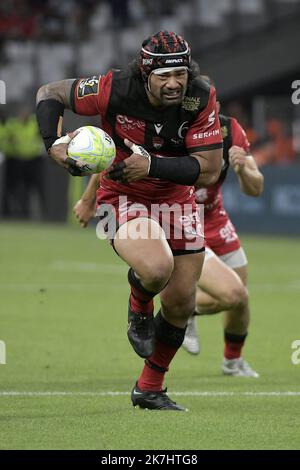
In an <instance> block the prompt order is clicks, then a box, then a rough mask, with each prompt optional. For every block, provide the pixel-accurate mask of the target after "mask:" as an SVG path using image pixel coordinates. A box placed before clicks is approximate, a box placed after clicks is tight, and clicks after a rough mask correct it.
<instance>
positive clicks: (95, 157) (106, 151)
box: [68, 126, 116, 175]
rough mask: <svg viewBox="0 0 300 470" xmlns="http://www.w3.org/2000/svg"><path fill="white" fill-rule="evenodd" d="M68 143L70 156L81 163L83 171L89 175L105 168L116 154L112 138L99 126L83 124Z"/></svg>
mask: <svg viewBox="0 0 300 470" xmlns="http://www.w3.org/2000/svg"><path fill="white" fill-rule="evenodd" d="M76 132H78V134H77V135H76V136H75V137H74V138H73V139H72V140H71V141H70V143H69V145H68V156H69V157H70V158H72V159H73V160H75V161H76V162H78V163H79V165H80V167H81V169H82V171H83V172H84V173H85V174H87V175H89V174H93V173H100V172H101V171H103V170H105V169H106V168H107V167H108V166H109V165H110V164H111V163H112V161H113V159H114V158H115V156H116V146H115V143H114V141H113V140H112V138H111V137H110V136H109V135H108V134H107V133H106V132H105V131H104V130H103V129H100V128H99V127H94V126H83V127H79V129H76Z"/></svg>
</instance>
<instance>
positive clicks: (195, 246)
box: [97, 188, 205, 256]
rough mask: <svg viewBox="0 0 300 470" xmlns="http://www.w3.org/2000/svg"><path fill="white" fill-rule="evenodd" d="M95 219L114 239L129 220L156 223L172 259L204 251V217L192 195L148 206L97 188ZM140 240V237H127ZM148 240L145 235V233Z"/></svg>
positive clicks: (143, 202) (107, 235) (145, 200)
mask: <svg viewBox="0 0 300 470" xmlns="http://www.w3.org/2000/svg"><path fill="white" fill-rule="evenodd" d="M97 216H98V217H99V223H100V225H102V229H103V231H104V232H105V235H106V237H107V238H108V239H109V240H111V243H112V244H113V239H114V237H115V234H116V232H117V230H118V229H119V227H120V226H121V225H123V224H124V223H126V222H128V221H129V220H133V219H136V218H138V217H147V218H151V219H154V220H156V221H157V222H158V223H159V225H160V226H161V227H162V229H163V230H164V233H165V236H166V239H167V241H168V243H169V245H170V248H171V250H172V252H173V255H174V256H178V255H184V254H188V253H199V252H201V251H204V249H205V248H204V235H203V217H202V218H201V214H200V210H199V208H198V206H197V204H196V202H195V199H194V196H193V197H188V198H187V199H186V201H184V202H182V201H181V202H180V203H178V202H175V201H164V202H163V203H161V204H158V203H154V204H153V203H151V202H150V201H149V200H147V199H137V198H135V199H134V200H133V198H132V196H126V195H120V194H116V193H114V192H112V191H107V190H105V189H103V188H100V189H99V190H98V191H97ZM130 236H131V238H132V237H133V238H134V236H137V238H143V234H137V235H136V234H132V233H131V234H130ZM145 238H148V234H145Z"/></svg>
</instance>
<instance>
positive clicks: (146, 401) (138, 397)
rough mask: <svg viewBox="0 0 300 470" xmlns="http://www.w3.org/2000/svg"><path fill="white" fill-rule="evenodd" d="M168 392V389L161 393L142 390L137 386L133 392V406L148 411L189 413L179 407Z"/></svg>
mask: <svg viewBox="0 0 300 470" xmlns="http://www.w3.org/2000/svg"><path fill="white" fill-rule="evenodd" d="M166 392H167V389H165V390H162V391H161V392H151V391H149V390H141V389H139V387H138V385H137V384H136V385H135V387H134V388H133V390H132V392H131V401H132V404H133V406H139V407H140V408H144V409H148V410H173V411H188V410H187V408H184V407H183V406H180V405H177V404H176V403H175V401H173V400H171V398H169V397H168V395H167V393H166Z"/></svg>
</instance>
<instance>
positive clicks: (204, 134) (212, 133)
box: [193, 129, 220, 140]
mask: <svg viewBox="0 0 300 470" xmlns="http://www.w3.org/2000/svg"><path fill="white" fill-rule="evenodd" d="M219 134H220V129H215V130H214V131H208V132H199V133H198V134H193V140H197V139H207V138H208V137H212V136H215V135H219Z"/></svg>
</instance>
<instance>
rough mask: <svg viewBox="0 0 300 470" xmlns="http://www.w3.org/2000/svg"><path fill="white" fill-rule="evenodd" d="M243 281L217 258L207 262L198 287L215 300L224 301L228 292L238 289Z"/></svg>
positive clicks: (211, 258) (214, 257)
mask: <svg viewBox="0 0 300 470" xmlns="http://www.w3.org/2000/svg"><path fill="white" fill-rule="evenodd" d="M240 286H241V280H240V278H239V276H238V274H237V273H236V272H235V271H234V270H233V269H231V268H230V267H228V266H226V264H225V263H224V262H223V261H221V260H220V259H219V258H218V257H217V256H212V257H210V258H209V259H207V260H205V262H204V264H203V269H202V273H201V276H200V279H199V281H198V287H200V289H201V290H203V291H204V292H206V293H207V294H209V295H211V296H212V297H214V298H215V299H217V300H219V301H222V300H223V299H224V298H226V297H227V295H228V292H230V291H232V290H234V289H235V288H236V289H238V288H239V287H240Z"/></svg>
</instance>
